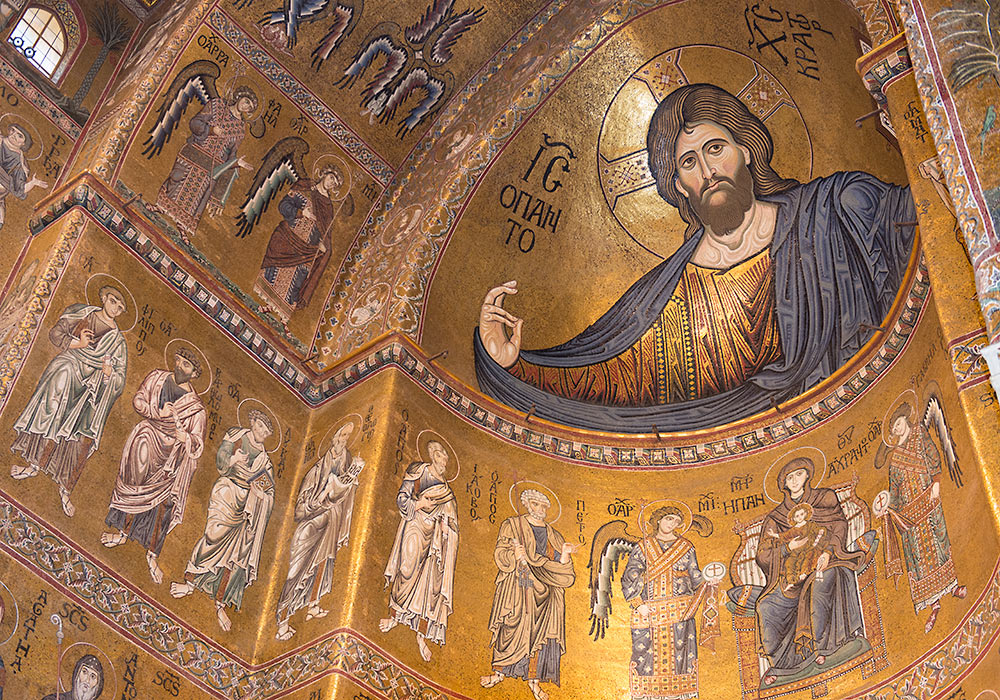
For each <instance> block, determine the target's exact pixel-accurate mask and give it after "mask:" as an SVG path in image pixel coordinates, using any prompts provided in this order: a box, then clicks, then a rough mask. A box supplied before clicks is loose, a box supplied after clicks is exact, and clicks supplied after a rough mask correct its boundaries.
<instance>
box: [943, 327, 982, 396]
mask: <svg viewBox="0 0 1000 700" xmlns="http://www.w3.org/2000/svg"><path fill="white" fill-rule="evenodd" d="M989 343H990V341H989V340H988V339H987V337H986V329H985V328H981V329H979V330H976V331H971V332H969V333H966V334H964V335H960V336H958V337H957V338H955V339H953V340H952V341H950V342H949V343H948V357H949V358H950V359H951V369H952V371H954V373H955V381H956V382H957V383H958V390H959V391H965V390H966V389H971V388H972V387H974V386H976V385H978V384H982V383H983V382H985V381H987V380H988V379H989V378H990V370H989V367H987V366H986V360H985V359H983V356H982V354H980V350H981V349H982V348H983V347H985V346H986V345H989Z"/></svg>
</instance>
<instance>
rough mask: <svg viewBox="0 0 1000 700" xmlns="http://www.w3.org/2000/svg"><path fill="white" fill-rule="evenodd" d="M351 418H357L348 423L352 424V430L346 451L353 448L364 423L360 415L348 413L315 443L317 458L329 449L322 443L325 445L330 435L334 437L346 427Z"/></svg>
mask: <svg viewBox="0 0 1000 700" xmlns="http://www.w3.org/2000/svg"><path fill="white" fill-rule="evenodd" d="M352 416H355V417H357V420H356V421H350V422H352V423H354V430H353V431H351V438H350V440H348V442H347V449H348V450H349V449H351V448H352V447H354V444H355V443H356V442H357V441H358V438H359V437H360V436H361V426H362V425H364V422H365V419H364V418H362V417H361V414H360V413H348V414H347V415H346V416H343V417H341V419H340V420H338V421H337V422H336V423H334V424H333V425H332V426H330V428H329V429H328V430H327V431H326V432H325V433H324V434H323V437H322V438H320V441H319V443H317V447H316V454H317V455H318V456H319V457H321V458H322V456H323V455H324V454H326V451H327V450H328V449H329V446H327V447H323V445H324V443H326V439H327V438H328V437H330V436H331V435H336V434H337V431H338V430H340V429H341V428H343V427H344V426H345V425H347V423H348V419H349V418H351V417H352ZM331 442H332V440H331Z"/></svg>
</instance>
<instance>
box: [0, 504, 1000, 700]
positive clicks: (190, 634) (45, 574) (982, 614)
mask: <svg viewBox="0 0 1000 700" xmlns="http://www.w3.org/2000/svg"><path fill="white" fill-rule="evenodd" d="M0 550H2V551H3V552H5V553H6V554H8V555H9V556H11V557H13V558H15V559H17V560H18V561H19V562H21V563H22V564H24V565H25V566H27V567H28V568H29V569H31V570H32V571H34V573H36V574H37V575H38V576H40V577H41V578H42V579H43V580H45V581H47V582H48V583H50V584H51V585H52V586H54V587H56V588H58V589H59V590H61V591H62V592H63V593H64V594H66V595H67V596H69V597H70V598H72V599H73V600H74V601H75V602H77V603H79V604H80V605H81V606H82V607H84V608H86V609H88V610H89V611H91V612H92V613H93V614H94V615H95V616H97V617H99V618H100V619H101V620H102V621H103V622H105V623H106V624H108V625H110V626H111V627H113V628H114V629H115V630H116V631H118V632H119V633H120V634H122V635H123V636H124V637H126V638H127V639H129V640H130V641H132V642H134V643H136V644H137V645H139V646H140V647H142V648H143V649H145V650H146V651H148V652H149V653H151V654H153V655H154V656H156V657H157V658H158V659H159V660H160V661H162V662H163V663H165V664H167V665H168V666H170V667H171V668H174V669H176V670H177V671H178V672H179V673H181V674H183V675H184V676H185V677H186V678H188V679H189V680H191V681H192V682H193V683H195V684H196V685H198V686H199V687H201V688H203V689H205V690H206V691H207V692H208V693H209V694H211V695H212V696H214V697H218V698H227V699H228V698H232V699H233V700H236V699H242V700H245V699H246V698H255V699H263V698H279V697H282V696H284V695H287V694H288V693H290V692H292V691H294V690H296V689H298V688H301V687H303V686H305V685H306V684H308V683H310V682H315V681H316V680H318V679H319V678H321V677H322V676H325V675H328V674H331V673H337V674H340V675H343V676H344V677H346V678H349V679H350V680H352V681H354V682H355V683H358V684H359V685H362V686H363V687H365V688H368V689H369V690H370V691H371V692H372V693H374V694H375V695H377V696H378V697H380V698H387V699H388V698H391V700H446V699H447V698H456V699H459V700H470V699H469V698H467V697H466V696H463V695H460V694H458V693H454V692H452V691H449V690H447V689H445V688H442V687H440V686H438V685H436V684H434V683H432V682H431V681H429V680H428V679H426V678H424V677H423V676H420V675H419V674H417V673H415V672H414V671H412V670H410V669H408V668H406V667H405V666H404V665H402V664H401V663H399V662H398V661H397V660H396V659H393V658H392V657H391V656H389V655H388V654H386V653H385V652H384V651H383V650H381V649H379V648H378V647H377V646H376V645H375V644H374V643H372V642H371V641H369V640H367V639H365V638H364V637H362V636H361V635H359V634H357V633H355V632H353V631H352V630H349V629H339V630H334V631H332V632H331V633H330V635H329V636H328V637H326V638H324V639H321V640H317V641H314V642H311V643H310V644H308V645H307V646H305V647H302V648H300V649H298V650H295V651H294V652H291V653H288V654H287V655H285V656H283V657H279V658H277V659H275V660H272V661H270V662H267V663H264V664H259V665H256V666H252V665H249V664H247V663H246V662H244V661H242V660H241V659H239V658H237V657H236V656H235V655H234V654H232V653H231V652H229V651H227V650H225V649H221V648H218V647H216V646H215V645H213V644H212V643H211V641H210V640H209V639H208V638H206V637H205V636H203V635H201V634H199V633H197V632H195V631H194V630H192V629H191V628H190V627H188V626H187V625H186V624H184V623H183V622H181V621H180V620H178V619H176V618H175V617H173V616H172V615H171V613H170V612H169V611H168V610H166V609H164V608H162V607H161V606H160V605H159V604H157V603H155V602H153V601H150V600H148V599H147V598H145V597H143V596H142V595H141V594H140V593H138V592H137V591H136V590H135V589H133V588H132V586H131V585H130V584H129V583H127V582H126V581H124V580H121V579H119V578H118V577H116V575H115V573H114V572H113V571H111V570H109V569H107V568H105V567H104V566H103V565H102V564H100V563H99V562H97V561H95V560H94V559H92V558H91V557H90V556H89V555H88V554H87V553H86V552H84V551H82V550H80V549H78V548H76V547H75V546H74V544H73V543H72V542H70V541H69V540H68V539H67V538H66V537H65V536H63V535H62V534H61V533H59V532H57V531H55V530H53V529H51V528H49V527H48V526H47V525H45V524H44V523H43V522H41V521H40V520H38V519H37V518H36V517H35V516H34V515H33V514H31V513H30V512H28V511H26V510H24V509H23V508H21V507H20V505H19V504H18V503H17V502H16V501H14V500H13V499H11V498H10V497H9V496H7V495H6V494H5V493H3V492H0ZM987 585H988V587H987V589H986V590H985V591H984V592H983V594H982V596H980V598H979V599H978V600H977V601H976V603H975V605H974V607H973V608H972V609H971V610H970V611H969V612H968V613H967V614H966V616H965V618H964V619H963V621H962V624H961V625H960V626H959V627H957V628H956V629H954V630H952V632H951V633H950V634H949V635H948V636H947V637H945V638H944V639H943V640H942V641H941V642H939V643H938V644H937V645H936V646H935V647H934V648H933V649H931V650H930V651H929V652H928V653H927V654H925V655H924V656H923V657H922V658H921V659H919V660H918V661H917V662H916V663H915V664H914V665H913V666H911V667H909V668H907V669H905V670H902V671H900V672H898V673H896V674H895V675H894V676H893V677H891V678H889V679H888V680H886V681H883V682H881V683H879V684H878V685H876V686H873V687H872V688H870V689H867V690H865V691H862V692H861V693H859V694H858V695H855V696H852V697H857V698H861V697H863V698H865V700H898V698H901V697H906V694H907V693H913V692H914V691H917V695H915V696H914V697H922V698H930V697H934V694H935V693H936V692H938V691H941V690H942V689H944V688H946V687H948V686H949V685H950V684H951V683H954V682H956V681H957V680H960V679H961V678H962V677H963V676H964V675H966V674H968V673H969V672H971V671H972V669H973V668H975V666H976V665H977V664H978V663H979V661H980V660H981V659H982V658H983V656H984V654H985V652H986V651H987V650H988V649H989V647H990V646H991V645H992V644H993V642H994V641H995V638H996V636H997V634H998V633H1000V567H996V568H994V571H993V574H992V576H991V578H990V580H989V582H988V584H987ZM917 689H919V691H918V690H917Z"/></svg>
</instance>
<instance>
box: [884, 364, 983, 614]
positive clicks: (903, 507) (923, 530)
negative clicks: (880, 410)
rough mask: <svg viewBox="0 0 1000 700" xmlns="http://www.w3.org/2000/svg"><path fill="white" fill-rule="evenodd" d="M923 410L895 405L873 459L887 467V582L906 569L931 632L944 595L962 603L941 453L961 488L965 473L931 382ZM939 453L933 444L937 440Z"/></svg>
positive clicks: (915, 602)
mask: <svg viewBox="0 0 1000 700" xmlns="http://www.w3.org/2000/svg"><path fill="white" fill-rule="evenodd" d="M921 405H922V406H923V410H922V411H920V412H919V413H918V412H917V410H916V409H917V408H918V406H913V405H911V403H910V402H909V401H905V400H904V401H902V402H901V403H900V404H899V405H898V406H895V407H894V408H893V411H892V415H891V417H890V419H889V424H888V426H887V427H886V428H883V433H884V436H883V438H884V439H883V444H882V445H880V446H879V449H878V451H877V453H876V454H875V468H876V469H881V468H882V467H884V466H885V465H886V464H888V465H889V500H888V503H887V504H886V507H885V508H884V510H883V512H881V513H878V515H880V516H881V517H882V519H883V529H884V533H883V539H885V542H886V547H885V560H886V577H890V576H894V577H896V580H897V581H898V579H899V577H900V576H902V574H903V571H904V567H905V570H906V573H907V574H908V576H907V578H908V579H909V583H910V597H911V598H912V600H913V609H914V612H917V613H919V612H920V611H921V610H923V609H924V608H930V609H931V613H930V615H929V616H928V618H927V621H926V622H925V624H924V630H925V631H926V632H930V631H931V629H932V628H933V627H934V623H935V622H936V621H937V616H938V612H939V611H940V609H941V599H942V598H944V597H945V596H946V595H949V594H950V595H952V596H954V597H956V598H964V597H965V595H966V587H965V586H960V585H959V583H958V576H957V574H956V572H955V563H954V561H953V560H952V557H951V541H950V539H949V537H948V527H947V524H946V522H945V513H944V506H943V505H942V503H941V478H940V477H941V452H943V453H944V461H945V462H947V466H948V476H949V477H950V478H951V481H952V482H953V483H954V484H955V486H957V487H961V485H962V470H961V468H960V467H959V464H958V458H957V456H956V455H955V443H954V441H953V440H952V436H951V429H950V428H949V427H948V422H947V420H946V419H945V414H944V406H943V403H942V400H941V391H940V388H939V387H938V385H937V383H936V382H929V383H928V384H927V386H926V387H925V389H924V396H923V399H922V402H921ZM932 434H933V436H934V438H937V441H938V442H939V443H940V446H941V449H940V451H939V449H938V446H937V445H935V443H934V439H933V438H932Z"/></svg>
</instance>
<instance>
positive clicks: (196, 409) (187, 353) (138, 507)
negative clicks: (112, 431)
mask: <svg viewBox="0 0 1000 700" xmlns="http://www.w3.org/2000/svg"><path fill="white" fill-rule="evenodd" d="M201 372H202V369H201V362H200V361H199V360H198V357H197V355H195V353H194V352H192V351H191V350H189V349H188V348H184V347H182V348H179V349H178V350H177V352H176V354H175V355H174V369H173V371H172V372H171V371H168V370H165V369H154V370H153V371H152V372H150V373H149V374H148V375H147V376H146V378H145V379H144V380H143V382H142V385H141V386H140V387H139V390H138V391H137V392H136V393H135V396H134V397H133V398H132V406H133V408H135V411H136V413H138V414H139V415H140V416H142V418H143V419H142V420H141V421H140V422H139V423H138V424H137V425H136V426H135V428H133V429H132V433H131V434H130V435H129V436H128V440H126V441H125V449H124V451H123V453H122V459H121V463H120V465H119V467H118V479H117V480H116V481H115V488H114V491H113V492H112V493H111V506H110V507H109V508H108V515H107V518H105V520H104V522H105V523H106V524H107V525H108V526H109V527H111V528H113V529H114V531H112V532H106V533H104V534H103V535H101V543H102V544H103V545H104V546H105V547H117V546H119V545H122V544H125V542H127V541H128V540H135V541H136V542H138V543H139V544H140V545H142V547H143V548H144V549H145V550H146V563H147V565H148V566H149V575H150V577H151V578H152V579H153V582H154V583H157V584H159V583H162V582H163V571H162V570H161V569H160V566H159V564H158V563H157V559H158V558H159V556H160V550H161V549H162V548H163V542H164V540H165V539H166V537H167V534H168V533H169V532H170V531H171V530H173V529H174V528H175V527H177V525H179V524H180V523H181V521H182V520H183V518H184V508H185V506H186V505H187V498H188V490H189V489H190V487H191V479H192V478H193V477H194V472H195V469H197V468H198V459H199V458H200V457H201V453H202V451H203V450H204V448H205V405H204V404H203V403H202V402H201V398H200V397H199V396H198V392H196V391H195V390H194V388H193V387H192V386H191V380H192V379H196V378H198V377H200V376H201Z"/></svg>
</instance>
